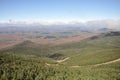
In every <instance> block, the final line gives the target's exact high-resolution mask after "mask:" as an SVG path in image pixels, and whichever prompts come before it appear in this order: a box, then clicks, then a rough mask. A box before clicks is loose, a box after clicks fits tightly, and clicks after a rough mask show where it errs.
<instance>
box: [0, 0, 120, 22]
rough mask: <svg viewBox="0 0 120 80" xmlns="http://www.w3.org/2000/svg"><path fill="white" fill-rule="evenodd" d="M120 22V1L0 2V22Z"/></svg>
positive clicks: (52, 0)
mask: <svg viewBox="0 0 120 80" xmlns="http://www.w3.org/2000/svg"><path fill="white" fill-rule="evenodd" d="M103 19H115V20H117V19H120V0H0V22H12V21H13V22H14V21H15V22H19V21H21V22H22V21H23V22H24V21H27V22H30V21H31V22H32V21H41V22H42V21H47V22H57V21H61V22H64V21H65V22H66V21H82V22H84V21H90V20H103Z"/></svg>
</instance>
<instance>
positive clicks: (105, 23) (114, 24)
mask: <svg viewBox="0 0 120 80" xmlns="http://www.w3.org/2000/svg"><path fill="white" fill-rule="evenodd" d="M0 26H38V27H39V26H40V27H49V26H50V27H52V26H54V27H60V26H66V27H71V26H72V27H85V28H110V29H120V20H94V21H87V22H84V23H83V22H79V21H71V22H52V23H49V22H12V23H0Z"/></svg>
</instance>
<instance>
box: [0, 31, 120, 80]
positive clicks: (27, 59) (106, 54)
mask: <svg viewBox="0 0 120 80" xmlns="http://www.w3.org/2000/svg"><path fill="white" fill-rule="evenodd" d="M119 58H120V32H107V33H102V34H100V35H97V36H93V37H90V38H86V39H84V40H81V41H79V42H72V43H69V44H61V45H55V46H51V45H41V44H37V43H33V42H31V41H24V42H22V43H20V44H17V45H16V46H13V47H11V48H9V49H4V50H1V51H0V79H1V80H88V79H89V80H119V79H120V75H119V73H120V61H119Z"/></svg>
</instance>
